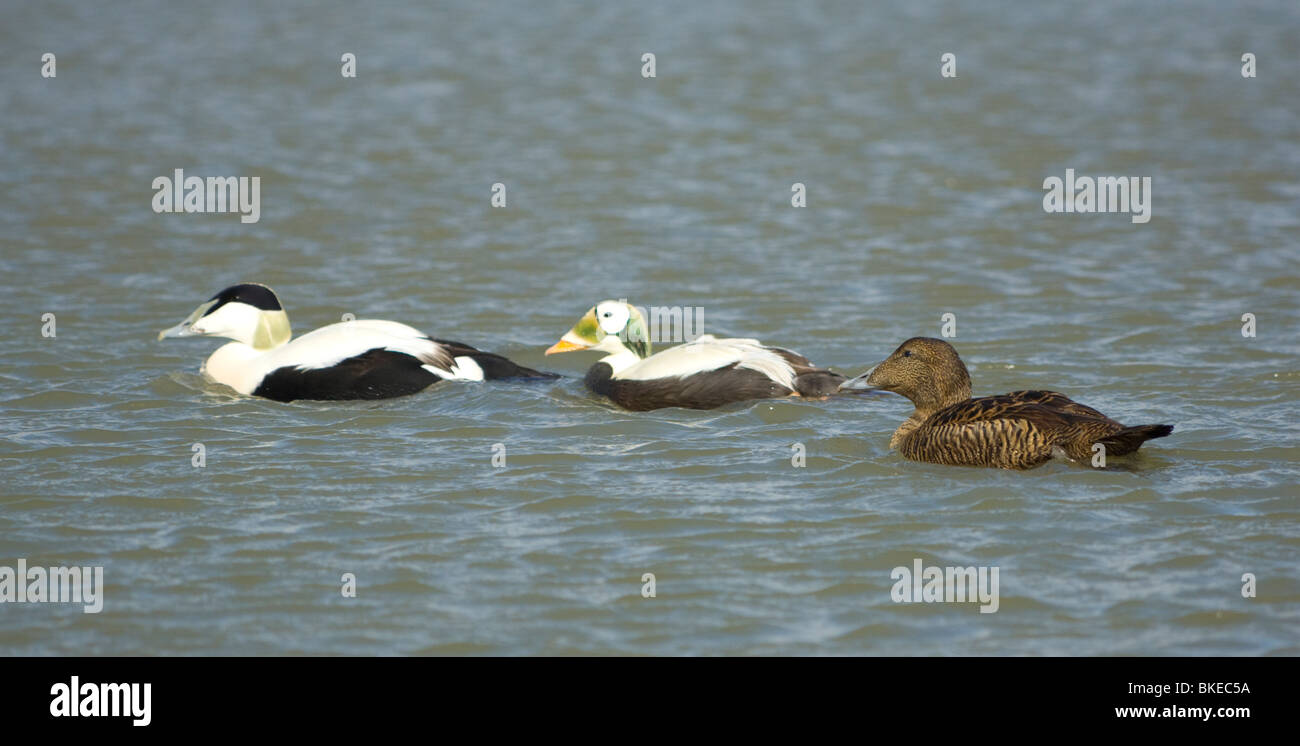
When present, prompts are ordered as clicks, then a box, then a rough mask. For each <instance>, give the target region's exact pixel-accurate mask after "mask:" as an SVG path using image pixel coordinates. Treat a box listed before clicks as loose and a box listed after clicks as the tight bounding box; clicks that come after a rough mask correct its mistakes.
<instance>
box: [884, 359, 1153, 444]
mask: <svg viewBox="0 0 1300 746" xmlns="http://www.w3.org/2000/svg"><path fill="white" fill-rule="evenodd" d="M867 383H868V385H871V386H875V387H878V388H883V389H886V390H889V391H894V392H896V393H899V394H902V395H903V396H906V397H907V398H908V399H910V400H911V401H912V403H913V404H915V405H916V411H915V412H914V413H913V414H912V416H911V417H910V418H909V419H908V420H907V421H906V422H904V423H903V425H902V426H901V427H899V428H898V430H897V431H896V432H895V433H894V436H893V438H892V439H891V440H890V447H891V448H897V449H898V451H899V453H901V454H902V455H903V456H904V457H906V458H909V459H912V460H916V461H928V462H931V463H937V464H950V465H961V466H995V467H1000V468H1004V469H1028V468H1031V467H1034V466H1038V465H1039V464H1041V463H1043V462H1045V461H1047V460H1049V459H1051V458H1052V457H1053V456H1054V455H1055V454H1056V453H1057V452H1058V451H1059V452H1062V453H1064V454H1065V455H1067V456H1068V457H1069V458H1071V459H1074V460H1076V461H1077V460H1086V459H1091V458H1092V455H1093V446H1094V445H1095V444H1097V443H1101V444H1102V445H1104V446H1105V447H1106V453H1107V455H1113V456H1123V455H1126V454H1129V453H1132V452H1133V451H1136V450H1137V449H1138V447H1140V446H1141V445H1142V443H1143V442H1144V441H1146V440H1149V439H1151V438H1160V437H1164V436H1165V435H1168V434H1169V433H1170V432H1172V430H1173V427H1172V426H1170V425H1138V426H1136V427H1125V426H1124V425H1122V424H1120V423H1119V422H1116V421H1115V420H1113V419H1111V418H1109V417H1107V416H1106V415H1104V414H1102V413H1101V412H1098V411H1097V410H1095V409H1093V408H1092V407H1088V406H1085V405H1083V404H1080V403H1078V402H1076V401H1074V400H1072V399H1070V398H1069V397H1068V396H1065V395H1064V394H1061V393H1058V392H1055V391H1013V392H1011V393H1009V394H1002V395H1000V396H985V397H980V398H978V399H971V398H970V377H969V375H968V374H967V371H966V366H965V365H963V364H962V362H961V359H960V358H959V357H958V356H957V351H956V350H954V349H953V348H952V345H949V344H948V343H947V342H944V341H943V340H939V339H930V338H925V337H917V338H914V339H909V340H908V341H906V342H904V343H903V344H902V345H900V346H899V347H898V349H897V350H895V351H894V354H893V355H891V356H890V357H889V358H888V359H887V360H885V361H884V362H883V363H881V364H880V365H878V366H877V367H876V368H875V370H873V371H872V374H871V376H870V377H868V379H867Z"/></svg>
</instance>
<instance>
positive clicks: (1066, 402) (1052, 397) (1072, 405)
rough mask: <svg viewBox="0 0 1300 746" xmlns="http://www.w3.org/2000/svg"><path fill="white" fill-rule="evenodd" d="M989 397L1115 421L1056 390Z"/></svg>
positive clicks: (1011, 393)
mask: <svg viewBox="0 0 1300 746" xmlns="http://www.w3.org/2000/svg"><path fill="white" fill-rule="evenodd" d="M989 398H1007V399H1013V400H1015V401H1019V402H1024V403H1025V404H1039V405H1042V406H1044V407H1049V408H1051V409H1055V410H1056V411H1058V412H1064V413H1066V414H1077V415H1082V416H1084V417H1097V418H1100V419H1103V420H1110V421H1111V422H1115V421H1114V420H1111V419H1110V418H1109V417H1107V416H1106V415H1104V414H1102V413H1101V412H1098V411H1097V410H1095V409H1093V408H1092V407H1089V406H1086V405H1083V404H1080V403H1079V402H1077V401H1075V400H1073V399H1071V398H1070V397H1068V396H1066V395H1065V394H1062V393H1060V392H1057V391H1037V390H1035V391H1012V392H1010V393H1007V394H1002V395H1001V396H1000V397H989ZM1115 424H1119V423H1115Z"/></svg>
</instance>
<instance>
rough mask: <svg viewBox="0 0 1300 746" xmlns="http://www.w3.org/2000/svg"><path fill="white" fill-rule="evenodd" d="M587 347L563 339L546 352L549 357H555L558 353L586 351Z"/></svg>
mask: <svg viewBox="0 0 1300 746" xmlns="http://www.w3.org/2000/svg"><path fill="white" fill-rule="evenodd" d="M585 349H587V345H580V344H574V343H572V342H570V341H569V340H567V339H561V340H560V341H559V342H556V343H555V344H553V345H551V346H550V347H549V348H547V350H546V354H547V355H554V354H555V353H557V352H573V351H574V350H585Z"/></svg>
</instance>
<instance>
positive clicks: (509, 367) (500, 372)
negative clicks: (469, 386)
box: [469, 352, 559, 381]
mask: <svg viewBox="0 0 1300 746" xmlns="http://www.w3.org/2000/svg"><path fill="white" fill-rule="evenodd" d="M469 357H471V358H473V359H474V362H476V363H478V367H480V368H482V369H483V378H484V379H485V380H488V381H495V380H499V379H503V378H518V379H524V380H540V381H551V380H554V379H556V378H559V376H558V375H556V374H555V373H547V372H545V371H540V370H533V369H532V368H525V367H524V366H522V365H520V364H518V363H516V362H514V361H512V360H510V359H508V358H505V357H502V356H501V355H495V354H493V353H491V352H472V353H470V354H469Z"/></svg>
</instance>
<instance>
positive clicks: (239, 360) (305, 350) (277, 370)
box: [158, 283, 555, 401]
mask: <svg viewBox="0 0 1300 746" xmlns="http://www.w3.org/2000/svg"><path fill="white" fill-rule="evenodd" d="M192 336H210V337H227V338H229V339H233V340H234V341H233V342H230V343H228V344H226V345H223V346H222V347H220V348H219V349H217V351H216V352H214V353H212V356H211V357H209V358H208V359H207V361H206V362H205V363H204V364H203V372H204V373H205V374H207V375H208V376H209V377H211V378H212V379H213V380H215V381H217V382H218V383H223V384H225V385H227V386H229V387H231V388H233V389H234V390H236V391H238V392H239V393H241V394H247V395H252V396H261V397H265V398H268V399H274V400H276V401H294V400H295V399H326V400H336V399H387V398H390V397H394V396H405V395H407V394H414V393H416V392H418V391H422V390H423V389H425V388H427V387H428V386H430V385H431V384H433V383H437V382H438V381H448V380H454V381H482V380H487V379H499V378H554V377H555V376H554V375H552V374H549V373H540V372H538V371H535V370H532V369H530V368H525V367H523V366H520V365H517V364H515V363H513V362H511V361H509V360H507V359H506V358H504V357H501V356H500V355H494V354H492V353H490V352H483V351H482V350H478V349H475V348H473V347H470V346H469V345H466V344H462V343H460V342H450V341H446V340H440V339H434V338H433V337H430V336H428V335H426V334H424V333H423V332H421V331H419V330H418V329H414V328H412V327H409V326H407V325H405V324H399V323H397V322H395V321H377V320H369V319H367V320H355V321H343V322H340V323H337V324H330V325H328V326H323V327H321V328H320V329H317V330H315V331H312V332H308V333H307V334H304V335H302V336H301V337H298V338H297V339H293V340H292V341H291V339H290V338H291V336H292V331H291V329H290V327H289V317H288V315H287V314H286V313H285V312H284V308H283V307H282V306H281V305H280V301H279V299H278V298H277V297H276V295H275V293H274V292H273V291H272V290H271V289H270V288H268V287H266V286H265V285H258V284H254V283H244V284H240V285H233V286H231V287H228V288H226V289H225V290H222V291H221V292H219V293H217V294H216V295H214V296H212V297H211V298H210V299H208V300H207V301H206V302H204V303H203V304H202V305H200V306H199V307H198V308H197V309H195V310H194V312H193V313H192V314H190V316H189V318H187V319H186V320H185V321H182V322H181V323H180V324H177V325H176V326H174V327H172V328H170V329H167V330H165V331H163V332H161V333H159V335H158V338H159V339H162V338H164V337H192Z"/></svg>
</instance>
